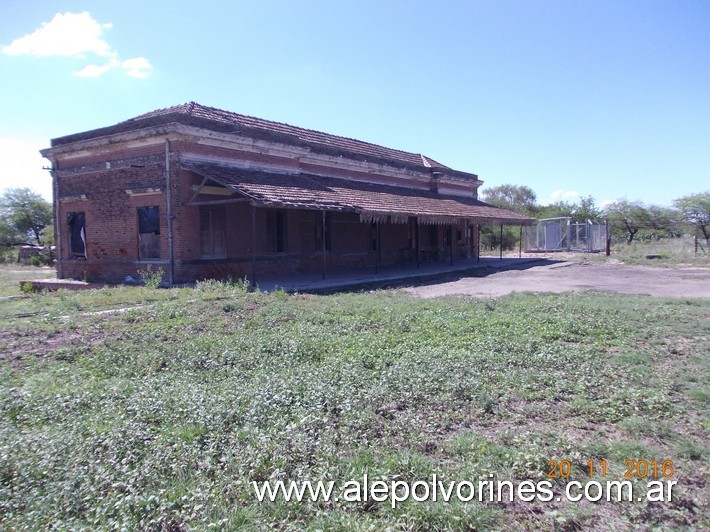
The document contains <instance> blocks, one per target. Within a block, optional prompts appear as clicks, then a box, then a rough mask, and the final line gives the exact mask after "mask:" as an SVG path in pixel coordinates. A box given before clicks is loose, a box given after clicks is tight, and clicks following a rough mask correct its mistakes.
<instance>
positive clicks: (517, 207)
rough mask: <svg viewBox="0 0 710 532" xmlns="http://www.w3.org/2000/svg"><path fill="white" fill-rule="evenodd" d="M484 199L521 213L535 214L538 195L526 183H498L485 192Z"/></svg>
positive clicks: (497, 205)
mask: <svg viewBox="0 0 710 532" xmlns="http://www.w3.org/2000/svg"><path fill="white" fill-rule="evenodd" d="M483 201H485V202H487V203H490V204H491V205H495V206H496V207H501V208H503V209H508V210H509V211H513V212H518V213H520V214H528V215H530V214H533V213H534V212H535V208H536V203H535V202H536V201H537V196H536V195H535V192H534V191H533V189H531V188H530V187H526V186H525V185H498V186H497V187H491V188H489V189H488V190H486V191H485V192H483Z"/></svg>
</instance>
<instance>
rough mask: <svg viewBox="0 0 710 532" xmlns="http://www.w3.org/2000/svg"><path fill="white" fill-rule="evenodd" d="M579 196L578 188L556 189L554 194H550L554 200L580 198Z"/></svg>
mask: <svg viewBox="0 0 710 532" xmlns="http://www.w3.org/2000/svg"><path fill="white" fill-rule="evenodd" d="M578 197H579V192H577V191H576V190H562V189H561V188H560V189H557V190H555V191H554V192H553V193H552V194H550V198H552V200H553V201H558V200H565V199H572V198H578Z"/></svg>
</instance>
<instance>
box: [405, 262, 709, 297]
mask: <svg viewBox="0 0 710 532" xmlns="http://www.w3.org/2000/svg"><path fill="white" fill-rule="evenodd" d="M405 290H406V291H407V292H409V293H411V294H414V295H416V296H419V297H437V296H444V295H450V294H462V295H470V296H478V297H496V296H502V295H505V294H509V293H510V292H569V291H583V290H602V291H606V292H618V293H621V294H648V295H651V296H656V297H701V298H710V268H677V269H667V268H651V267H647V266H627V265H624V264H577V263H572V262H563V263H559V264H552V265H544V266H533V267H531V268H528V269H524V270H507V271H500V272H497V273H492V274H491V275H488V276H485V277H466V278H464V279H459V280H457V281H453V282H444V283H438V284H437V283H430V284H426V285H421V286H416V287H409V288H405Z"/></svg>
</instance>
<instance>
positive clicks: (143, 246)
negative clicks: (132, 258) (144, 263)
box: [138, 205, 160, 260]
mask: <svg viewBox="0 0 710 532" xmlns="http://www.w3.org/2000/svg"><path fill="white" fill-rule="evenodd" d="M138 258H139V259H140V260H147V259H159V258H160V209H159V208H158V206H157V205H152V206H150V207H138Z"/></svg>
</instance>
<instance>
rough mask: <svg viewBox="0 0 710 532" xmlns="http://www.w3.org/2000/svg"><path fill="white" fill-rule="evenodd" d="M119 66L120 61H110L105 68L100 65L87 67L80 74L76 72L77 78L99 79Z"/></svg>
mask: <svg viewBox="0 0 710 532" xmlns="http://www.w3.org/2000/svg"><path fill="white" fill-rule="evenodd" d="M116 65H118V61H115V60H114V61H109V62H108V63H106V64H105V65H103V66H99V65H86V66H85V67H84V68H82V69H81V70H79V71H78V72H74V75H75V76H78V77H80V78H98V77H99V76H101V75H102V74H105V73H106V72H108V71H109V70H111V69H113V68H115V67H116Z"/></svg>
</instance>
